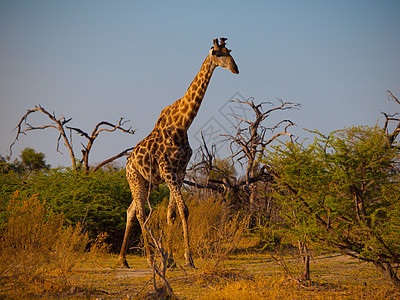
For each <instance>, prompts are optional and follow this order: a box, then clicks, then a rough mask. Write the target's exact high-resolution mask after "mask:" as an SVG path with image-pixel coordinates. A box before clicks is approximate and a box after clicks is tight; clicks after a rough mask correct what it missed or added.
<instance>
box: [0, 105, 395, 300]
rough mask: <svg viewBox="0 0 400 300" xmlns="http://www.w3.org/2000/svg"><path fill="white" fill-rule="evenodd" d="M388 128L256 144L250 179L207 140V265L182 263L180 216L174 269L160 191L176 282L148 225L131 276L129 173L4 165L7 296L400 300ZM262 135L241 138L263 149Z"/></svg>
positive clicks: (156, 199) (161, 203)
mask: <svg viewBox="0 0 400 300" xmlns="http://www.w3.org/2000/svg"><path fill="white" fill-rule="evenodd" d="M251 103H252V104H253V105H254V103H253V102H251ZM254 108H257V109H259V108H260V106H256V105H254ZM387 121H388V122H387V123H386V124H385V126H384V127H383V128H380V127H353V128H348V129H344V130H339V131H335V132H332V133H330V134H328V135H324V134H322V133H319V132H317V131H315V132H313V135H314V137H315V140H314V141H311V142H310V143H308V144H306V143H301V142H299V141H294V140H293V139H289V140H288V141H287V142H284V141H283V140H279V139H278V140H276V141H275V143H273V144H272V143H266V142H265V143H258V144H257V143H256V144H251V143H249V144H243V145H251V147H249V149H247V150H254V152H250V151H248V152H246V151H245V148H243V147H242V148H240V147H239V148H238V149H239V150H238V152H236V153H247V154H248V156H247V160H246V159H245V162H246V164H247V165H246V164H245V168H244V169H245V170H246V174H245V175H244V176H243V177H238V175H237V173H236V172H235V166H234V164H233V163H231V162H232V159H231V160H229V159H221V158H217V157H215V156H214V153H213V152H212V150H211V147H207V145H206V144H204V145H203V146H202V148H201V149H200V150H201V151H200V153H201V154H202V155H200V156H197V161H195V162H194V164H193V165H192V168H191V169H189V176H188V178H189V179H190V180H191V181H188V182H186V185H185V188H184V191H183V193H184V197H185V199H186V203H187V206H188V208H189V213H190V215H189V235H190V244H191V249H192V255H193V257H194V260H195V264H196V267H197V268H196V269H187V268H184V267H183V266H182V265H181V263H183V251H184V249H182V248H181V245H182V240H183V237H182V230H181V228H180V226H181V225H180V223H179V220H177V221H176V223H175V224H174V225H173V226H174V228H173V229H174V230H173V235H172V240H173V251H174V258H175V260H176V264H175V268H170V269H168V270H167V269H165V268H164V267H163V258H162V255H163V254H164V253H163V251H164V250H163V249H164V248H163V245H164V244H165V238H164V237H165V233H166V227H167V224H166V221H167V218H166V214H167V206H168V196H169V191H168V188H167V187H166V186H163V185H161V186H160V187H159V188H158V189H157V190H154V191H153V192H152V193H151V195H150V204H151V207H152V216H151V218H150V221H149V228H151V231H152V234H154V240H153V248H154V253H155V259H156V262H157V266H158V268H159V269H158V270H161V271H162V270H164V271H166V273H165V274H164V275H165V276H164V277H162V276H160V275H159V274H158V273H156V272H155V268H149V267H148V265H147V261H146V258H145V257H146V255H145V253H143V249H142V240H141V235H140V234H139V233H140V230H139V228H140V227H139V225H138V224H137V225H136V230H134V231H135V234H134V236H133V237H132V239H131V244H130V245H129V249H130V255H129V256H128V261H129V265H130V266H131V269H121V268H119V267H118V264H117V253H118V251H119V249H120V247H121V243H122V239H123V234H124V229H125V220H126V209H127V207H128V206H129V204H130V202H131V194H130V190H129V186H128V184H127V181H126V178H125V170H124V169H123V168H111V167H108V168H107V167H103V168H102V169H98V170H96V171H95V172H88V170H87V168H86V167H85V168H82V169H80V168H79V165H78V164H77V165H76V166H75V167H74V168H60V169H52V168H51V167H50V166H48V165H47V164H46V163H45V161H44V155H43V154H40V153H36V152H35V151H32V149H30V150H29V149H28V150H26V151H25V150H24V151H25V152H23V153H22V154H21V156H20V161H14V162H10V161H8V160H7V159H5V158H2V160H1V167H0V173H1V174H0V186H1V190H0V239H1V240H0V298H21V297H22V298H24V297H25V298H26V297H70V298H104V299H108V298H110V299H111V298H112V299H115V298H119V299H125V298H139V299H143V298H147V299H157V298H159V299H163V298H171V299H173V298H179V299H263V298H264V299H321V298H327V299H398V298H400V281H399V275H398V269H399V265H400V188H399V187H400V169H399V145H398V143H397V142H396V138H397V134H398V132H399V126H398V125H397V123H396V124H395V126H394V129H392V131H390V128H389V126H388V123H389V121H391V120H390V119H387ZM395 121H396V122H398V120H397V119H396V120H395ZM250 125H252V124H250ZM253 125H254V124H253ZM249 128H250V129H251V130H253V131H251V130H250V129H249V130H248V131H247V133H249V134H250V135H247V136H246V130H245V129H242V130H240V131H238V135H237V136H238V137H242V140H246V138H247V137H248V138H249V140H248V141H249V142H257V141H258V140H259V136H260V135H255V133H257V130H255V129H254V128H255V127H254V126H250V127H249ZM265 128H266V127H265ZM260 129H262V127H260ZM254 130H255V131H254ZM263 132H264V134H265V132H266V131H265V130H264V131H263ZM263 136H264V135H263ZM277 136H279V135H277ZM290 137H292V136H290ZM231 138H232V137H231ZM266 140H267V141H269V139H266ZM272 140H273V139H272ZM272 140H271V141H272ZM233 142H235V141H234V140H233ZM267 146H268V147H267ZM257 149H258V150H257ZM247 154H245V156H242V157H246V155H247ZM199 157H200V158H199ZM242 163H243V161H242ZM178 219H179V218H178ZM157 247H158V248H159V249H161V251H160V250H157ZM163 268H164V269H163ZM166 285H168V286H169V287H170V288H171V290H166V288H165V286H166Z"/></svg>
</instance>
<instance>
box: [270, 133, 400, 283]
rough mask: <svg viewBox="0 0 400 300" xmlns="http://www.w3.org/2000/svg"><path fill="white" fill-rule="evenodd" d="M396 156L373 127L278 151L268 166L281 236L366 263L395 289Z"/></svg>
mask: <svg viewBox="0 0 400 300" xmlns="http://www.w3.org/2000/svg"><path fill="white" fill-rule="evenodd" d="M398 159H399V147H398V145H396V144H391V143H390V141H389V139H388V136H387V134H385V132H383V131H382V130H380V129H379V128H377V127H375V128H369V127H354V128H350V129H345V130H341V131H336V132H333V133H331V134H330V135H329V136H324V135H322V134H320V133H317V137H316V139H315V142H314V143H313V144H311V145H308V146H303V145H299V144H294V143H286V144H282V145H280V146H277V147H276V148H275V151H274V152H271V153H270V155H269V157H268V159H267V164H268V165H269V166H270V171H271V174H272V176H273V177H274V180H275V184H274V187H275V189H274V193H273V196H274V197H275V198H276V199H277V201H276V203H278V204H279V205H280V209H281V213H282V216H283V219H284V220H285V222H284V227H285V228H286V231H287V232H289V233H290V234H291V235H292V236H293V237H296V239H295V240H297V241H301V242H308V243H315V244H317V245H327V246H329V247H332V248H333V249H336V250H340V251H341V252H342V253H344V254H347V255H350V256H353V257H356V258H358V259H360V260H363V261H367V262H371V263H373V264H375V266H376V267H377V268H378V269H379V270H380V271H381V272H382V273H383V274H384V275H385V276H386V277H387V278H388V279H389V280H390V281H391V282H392V283H394V285H395V286H396V287H398V288H400V280H399V278H398V277H397V275H396V272H395V270H396V268H397V267H398V266H399V264H400V185H399V184H400V173H399V169H398V163H399V160H398Z"/></svg>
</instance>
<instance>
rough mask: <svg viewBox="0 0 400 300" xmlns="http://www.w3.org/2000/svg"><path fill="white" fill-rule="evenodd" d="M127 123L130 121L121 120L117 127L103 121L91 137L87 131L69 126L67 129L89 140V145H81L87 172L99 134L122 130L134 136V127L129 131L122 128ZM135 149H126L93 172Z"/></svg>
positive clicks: (98, 124) (95, 128)
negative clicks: (91, 151)
mask: <svg viewBox="0 0 400 300" xmlns="http://www.w3.org/2000/svg"><path fill="white" fill-rule="evenodd" d="M127 122H129V121H124V118H120V119H119V122H118V124H117V125H114V124H112V123H110V122H106V121H101V122H99V123H97V125H96V126H95V127H94V129H93V131H92V133H91V135H89V134H88V133H86V132H85V131H83V130H82V129H80V128H75V127H69V126H67V128H68V129H69V130H71V131H75V132H76V133H78V134H79V135H81V136H82V137H84V138H86V139H87V144H86V145H84V144H83V143H81V145H82V147H83V149H82V150H81V152H82V163H83V166H84V170H85V172H89V154H90V150H92V146H93V143H94V141H95V140H96V138H97V137H98V136H99V134H100V133H101V132H114V131H116V130H120V131H122V132H124V133H128V134H134V133H135V130H133V129H132V127H129V128H128V129H125V128H123V127H122V126H123V125H125V124H126V123H127ZM133 148H134V147H132V148H128V149H125V150H124V151H122V152H121V153H119V154H117V155H115V156H113V157H112V158H110V159H107V160H105V161H103V162H102V163H100V165H99V166H97V167H96V168H95V169H94V170H93V171H95V170H98V169H99V168H100V167H101V166H104V165H105V164H107V163H109V162H111V161H113V160H115V159H117V158H119V157H122V156H123V155H126V154H127V153H128V152H129V151H130V150H132V149H133Z"/></svg>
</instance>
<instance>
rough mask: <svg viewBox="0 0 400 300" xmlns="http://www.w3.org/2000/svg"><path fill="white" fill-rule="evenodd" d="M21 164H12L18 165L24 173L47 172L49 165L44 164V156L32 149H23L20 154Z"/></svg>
mask: <svg viewBox="0 0 400 300" xmlns="http://www.w3.org/2000/svg"><path fill="white" fill-rule="evenodd" d="M19 157H20V159H21V162H19V161H16V162H14V164H15V165H17V166H18V165H20V166H21V167H22V168H23V169H24V170H26V171H38V170H48V169H50V165H47V164H46V161H45V155H44V154H43V153H42V152H36V151H35V150H34V149H32V148H29V147H27V148H25V149H24V150H22V151H21V154H20V156H19Z"/></svg>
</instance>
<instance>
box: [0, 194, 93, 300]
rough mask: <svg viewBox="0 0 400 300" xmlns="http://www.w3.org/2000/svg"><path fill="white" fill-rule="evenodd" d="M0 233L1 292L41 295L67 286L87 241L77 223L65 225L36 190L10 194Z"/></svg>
mask: <svg viewBox="0 0 400 300" xmlns="http://www.w3.org/2000/svg"><path fill="white" fill-rule="evenodd" d="M3 214H4V215H5V218H6V222H5V227H3V228H2V230H1V237H0V286H1V287H0V295H8V296H11V297H13V296H17V295H18V297H21V296H23V295H25V296H29V295H43V293H46V292H51V293H54V292H61V291H64V290H67V289H69V288H70V281H69V278H70V276H71V274H72V271H73V268H74V266H75V265H76V263H77V262H78V261H79V260H80V259H81V258H83V256H84V250H85V247H86V245H87V244H88V242H89V238H88V236H87V235H86V234H83V233H82V229H81V227H80V226H76V227H72V226H67V227H65V226H64V219H63V216H62V215H61V214H57V213H54V212H51V211H49V210H48V209H47V208H46V204H45V203H43V202H41V201H40V200H39V199H38V196H37V194H36V195H33V196H32V197H29V198H21V197H20V196H19V194H18V191H17V192H15V194H14V195H13V196H12V198H11V200H10V202H9V205H8V207H7V209H6V211H5V212H3Z"/></svg>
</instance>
